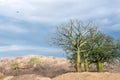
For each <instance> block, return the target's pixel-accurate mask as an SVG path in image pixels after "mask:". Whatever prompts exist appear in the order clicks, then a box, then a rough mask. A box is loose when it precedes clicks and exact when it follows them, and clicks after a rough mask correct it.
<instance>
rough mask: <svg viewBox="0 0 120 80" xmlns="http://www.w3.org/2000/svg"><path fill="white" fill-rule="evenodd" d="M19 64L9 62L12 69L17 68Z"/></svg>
mask: <svg viewBox="0 0 120 80" xmlns="http://www.w3.org/2000/svg"><path fill="white" fill-rule="evenodd" d="M19 66H20V63H18V62H13V63H12V64H11V68H12V69H15V70H17V69H19Z"/></svg>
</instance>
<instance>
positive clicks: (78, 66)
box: [76, 48, 81, 72]
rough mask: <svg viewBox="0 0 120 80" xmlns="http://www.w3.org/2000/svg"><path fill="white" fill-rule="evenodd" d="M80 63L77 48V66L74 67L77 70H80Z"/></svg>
mask: <svg viewBox="0 0 120 80" xmlns="http://www.w3.org/2000/svg"><path fill="white" fill-rule="evenodd" d="M80 63H81V61H80V49H79V48H78V51H77V67H76V69H77V72H80V71H81V67H80Z"/></svg>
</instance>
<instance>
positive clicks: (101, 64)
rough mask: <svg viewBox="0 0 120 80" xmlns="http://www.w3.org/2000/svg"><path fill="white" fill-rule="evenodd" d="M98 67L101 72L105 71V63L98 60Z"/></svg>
mask: <svg viewBox="0 0 120 80" xmlns="http://www.w3.org/2000/svg"><path fill="white" fill-rule="evenodd" d="M97 68H98V71H99V72H103V71H104V68H103V63H102V62H100V61H98V63H97Z"/></svg>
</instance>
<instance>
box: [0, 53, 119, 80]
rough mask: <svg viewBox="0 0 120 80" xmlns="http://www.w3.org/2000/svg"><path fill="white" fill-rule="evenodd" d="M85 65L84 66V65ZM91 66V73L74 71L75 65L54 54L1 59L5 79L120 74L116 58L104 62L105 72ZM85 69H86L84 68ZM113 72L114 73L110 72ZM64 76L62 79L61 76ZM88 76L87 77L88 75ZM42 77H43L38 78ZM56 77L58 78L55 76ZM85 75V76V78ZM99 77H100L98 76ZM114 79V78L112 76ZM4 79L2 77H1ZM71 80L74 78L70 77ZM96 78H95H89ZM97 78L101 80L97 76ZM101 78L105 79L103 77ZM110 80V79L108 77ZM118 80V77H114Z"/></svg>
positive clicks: (26, 79) (104, 76) (113, 75)
mask: <svg viewBox="0 0 120 80" xmlns="http://www.w3.org/2000/svg"><path fill="white" fill-rule="evenodd" d="M82 67H83V66H82ZM89 67H90V71H91V72H90V73H84V72H82V73H73V72H75V69H74V66H72V64H71V63H70V62H69V60H67V59H66V58H57V57H53V56H39V55H28V56H20V57H13V58H4V59H1V60H0V72H1V74H0V76H1V77H3V76H5V78H9V79H5V80H24V79H23V78H25V80H28V78H30V77H33V78H34V79H33V78H30V79H29V80H44V79H45V80H50V78H53V80H66V79H67V80H68V77H69V76H73V78H74V77H76V78H75V79H77V77H78V76H79V77H80V76H81V77H80V78H79V79H82V80H88V78H89V77H94V76H101V77H103V78H107V76H111V77H113V78H114V77H115V75H116V77H115V78H117V77H118V76H120V61H119V60H115V61H113V62H111V63H104V67H105V71H106V72H105V73H96V72H93V71H96V69H95V65H94V64H92V65H90V66H89ZM82 71H84V69H83V70H82ZM108 72H112V73H108ZM62 76H63V78H65V79H62V78H61V77H62ZM86 76H87V77H86ZM36 77H37V78H42V79H36ZM55 77H56V78H55ZM83 77H85V78H83ZM98 78H99V77H98ZM111 79H112V78H111ZM1 80H2V79H1ZM69 80H74V79H72V78H70V79H69ZM89 80H94V79H89ZM95 80H99V79H97V78H96V77H95ZM101 80H104V79H102V78H101ZM107 80H110V79H107ZM113 80H118V79H113Z"/></svg>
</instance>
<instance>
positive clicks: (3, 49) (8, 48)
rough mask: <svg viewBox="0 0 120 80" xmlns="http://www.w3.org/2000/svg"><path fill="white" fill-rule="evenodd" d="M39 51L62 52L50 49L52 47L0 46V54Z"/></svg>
mask: <svg viewBox="0 0 120 80" xmlns="http://www.w3.org/2000/svg"><path fill="white" fill-rule="evenodd" d="M29 50H32V51H39V52H42V53H44V52H45V53H46V52H47V53H52V52H53V53H58V52H61V51H62V50H61V49H58V48H50V47H39V46H28V45H9V46H0V52H8V51H29Z"/></svg>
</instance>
